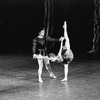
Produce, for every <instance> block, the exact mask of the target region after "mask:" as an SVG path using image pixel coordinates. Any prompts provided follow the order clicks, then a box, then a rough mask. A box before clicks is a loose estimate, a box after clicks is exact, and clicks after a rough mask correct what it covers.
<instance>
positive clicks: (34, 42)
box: [32, 39, 37, 55]
mask: <svg viewBox="0 0 100 100" xmlns="http://www.w3.org/2000/svg"><path fill="white" fill-rule="evenodd" d="M36 44H37V40H36V39H33V48H32V49H33V55H34V54H36Z"/></svg>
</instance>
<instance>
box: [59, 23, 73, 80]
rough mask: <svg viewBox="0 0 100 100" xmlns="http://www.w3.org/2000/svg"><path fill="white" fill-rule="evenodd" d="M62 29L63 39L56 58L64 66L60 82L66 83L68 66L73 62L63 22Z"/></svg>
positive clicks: (65, 26)
mask: <svg viewBox="0 0 100 100" xmlns="http://www.w3.org/2000/svg"><path fill="white" fill-rule="evenodd" d="M63 28H64V37H63V38H61V45H60V49H59V52H58V57H59V59H60V61H61V62H62V63H63V65H64V78H63V79H62V80H61V81H67V78H68V65H69V63H70V62H71V61H72V60H73V57H74V55H73V52H72V50H71V49H70V41H69V38H68V34H67V30H66V29H67V25H66V21H65V22H64V25H63ZM64 42H65V43H64Z"/></svg>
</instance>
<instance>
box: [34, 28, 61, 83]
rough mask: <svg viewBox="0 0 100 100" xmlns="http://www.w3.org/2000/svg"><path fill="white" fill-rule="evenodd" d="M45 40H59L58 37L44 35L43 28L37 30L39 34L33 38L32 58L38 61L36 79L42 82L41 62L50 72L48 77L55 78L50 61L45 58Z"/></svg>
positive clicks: (46, 54)
mask: <svg viewBox="0 0 100 100" xmlns="http://www.w3.org/2000/svg"><path fill="white" fill-rule="evenodd" d="M46 41H59V40H58V39H53V38H50V37H47V38H46V37H45V30H44V29H42V30H41V31H40V32H39V35H38V36H37V37H36V38H35V39H33V58H36V59H37V61H38V65H39V69H38V81H39V82H43V80H42V77H41V75H42V69H43V64H45V67H46V69H47V71H48V72H49V74H50V77H52V78H56V76H55V75H54V73H53V72H52V69H51V67H50V61H49V59H48V58H45V56H48V53H47V49H46V48H47V47H46Z"/></svg>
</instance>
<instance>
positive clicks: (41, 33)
mask: <svg viewBox="0 0 100 100" xmlns="http://www.w3.org/2000/svg"><path fill="white" fill-rule="evenodd" d="M44 34H45V30H44V28H43V29H42V30H41V31H40V32H39V37H40V38H43V37H44Z"/></svg>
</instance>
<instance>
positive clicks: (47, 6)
mask: <svg viewBox="0 0 100 100" xmlns="http://www.w3.org/2000/svg"><path fill="white" fill-rule="evenodd" d="M49 21H50V0H45V17H44V29H45V37H46V38H47V37H48V35H49Z"/></svg>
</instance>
